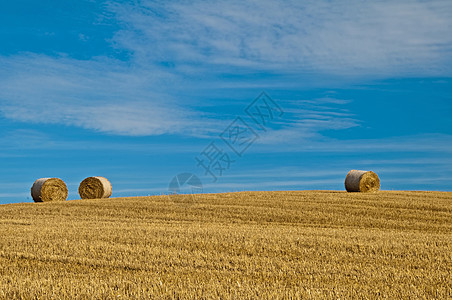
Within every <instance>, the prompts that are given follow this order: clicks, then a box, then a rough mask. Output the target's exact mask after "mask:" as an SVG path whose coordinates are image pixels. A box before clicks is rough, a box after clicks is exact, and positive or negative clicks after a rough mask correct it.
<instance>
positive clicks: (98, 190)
mask: <svg viewBox="0 0 452 300" xmlns="http://www.w3.org/2000/svg"><path fill="white" fill-rule="evenodd" d="M111 192H112V187H111V183H110V181H108V179H107V178H105V177H100V176H95V177H88V178H85V179H84V180H83V181H82V182H81V183H80V186H79V187H78V193H79V194H80V197H81V198H82V199H99V198H108V197H110V196H111Z"/></svg>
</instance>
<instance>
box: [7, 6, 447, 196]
mask: <svg viewBox="0 0 452 300" xmlns="http://www.w3.org/2000/svg"><path fill="white" fill-rule="evenodd" d="M450 32H452V3H451V2H450V1H439V0H437V1H372V2H371V1H354V2H351V1H322V0H321V1H284V2H282V1H267V0H261V1H234V0H232V1H197V0H195V1H147V0H143V1H88V0H81V1H56V0H54V1H50V0H44V1H39V3H38V2H36V1H26V0H22V1H9V2H8V1H3V2H1V3H0V40H1V44H0V128H1V129H0V141H1V145H2V147H0V168H1V172H0V203H13V202H30V201H32V200H31V197H30V195H29V194H30V193H29V189H30V187H31V185H32V183H33V182H34V180H35V179H37V178H40V177H59V178H62V179H63V180H65V182H66V183H67V185H68V188H69V199H77V198H78V195H77V188H78V184H79V183H80V182H81V181H82V180H83V179H84V178H86V177H88V176H105V177H107V178H108V179H110V181H111V182H112V184H113V196H136V195H156V194H163V193H167V191H168V184H169V182H170V181H171V179H172V178H173V177H174V176H175V175H177V174H179V173H184V172H189V173H193V174H195V175H196V176H198V177H199V178H200V179H201V181H202V183H203V187H204V191H205V192H233V191H242V190H299V189H302V190H305V189H308V190H310V189H333V190H343V189H344V187H343V181H344V178H345V175H346V174H347V172H348V171H349V170H350V169H365V170H373V171H375V172H377V173H378V174H379V176H380V178H381V183H382V189H384V190H443V191H451V190H452V184H451V182H452V156H451V154H452V121H451V116H452V102H451V100H452V35H451V34H450ZM262 92H265V93H266V94H267V95H268V96H269V97H270V98H271V99H272V101H273V102H271V103H276V104H277V105H278V106H279V107H280V108H281V110H282V111H283V114H282V115H279V114H276V113H275V114H274V115H273V116H272V118H269V119H267V123H266V124H265V126H264V127H260V126H259V124H257V123H255V122H254V121H253V119H252V118H251V117H250V116H249V115H248V114H247V113H246V111H245V110H246V108H247V107H248V106H249V105H250V104H252V103H253V101H254V100H255V99H256V98H257V97H258V96H259V95H261V93H262ZM257 100H258V101H261V100H260V98H258V99H257ZM256 103H260V102H256ZM252 108H253V109H254V108H255V107H254V106H252ZM273 112H276V111H275V110H274V111H273ZM236 118H240V119H239V120H241V121H243V122H245V124H246V125H247V127H244V126H242V127H241V128H242V129H244V128H245V129H248V134H250V133H253V132H254V134H255V135H254V136H255V137H256V138H255V139H254V140H253V142H252V143H250V144H249V145H248V147H247V148H246V150H245V151H243V153H241V155H240V156H239V155H237V154H236V153H235V152H233V151H232V149H231V148H230V147H229V146H228V145H227V143H232V140H229V141H228V140H227V139H226V140H223V139H221V137H220V135H221V134H222V133H223V137H224V133H225V132H226V133H228V132H229V133H230V131H228V130H227V129H231V128H232V129H233V128H235V127H234V126H232V127H230V124H231V123H232V122H233V121H234V120H236ZM239 127H240V126H239ZM239 127H237V128H239ZM236 137H237V136H236ZM228 138H231V135H230V134H229V135H228ZM243 141H245V142H246V141H247V140H246V139H243ZM245 142H244V143H245ZM211 143H213V144H211ZM209 145H210V146H211V145H215V147H216V149H217V150H218V151H217V152H215V153H216V154H218V155H217V156H216V157H217V161H216V162H218V158H223V159H222V160H221V161H220V162H221V163H222V164H223V165H222V166H223V170H221V174H220V169H218V168H215V167H213V165H212V168H211V169H209V170H210V171H211V172H212V173H215V172H216V181H214V179H213V177H212V175H211V173H207V174H206V172H205V169H204V168H203V167H202V166H201V165H199V164H198V161H197V160H196V158H202V157H204V158H205V157H207V156H206V153H207V150H208V149H209ZM212 149H213V148H212V147H210V150H212ZM220 153H221V155H220ZM210 154H213V152H211V153H210ZM226 157H227V158H229V162H228V163H227V165H225V163H226V161H227V160H225V158H226ZM217 166H220V165H217ZM226 167H227V168H226Z"/></svg>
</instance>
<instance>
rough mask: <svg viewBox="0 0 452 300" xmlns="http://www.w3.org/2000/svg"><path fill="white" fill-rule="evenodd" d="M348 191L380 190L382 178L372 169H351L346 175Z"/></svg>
mask: <svg viewBox="0 0 452 300" xmlns="http://www.w3.org/2000/svg"><path fill="white" fill-rule="evenodd" d="M345 189H346V190H347V192H378V190H380V178H378V175H377V174H375V173H374V172H372V171H361V170H351V171H350V172H348V174H347V177H345Z"/></svg>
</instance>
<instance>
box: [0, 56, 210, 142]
mask: <svg viewBox="0 0 452 300" xmlns="http://www.w3.org/2000/svg"><path fill="white" fill-rule="evenodd" d="M0 65H1V66H2V72H1V73H0V104H1V108H0V110H1V113H2V114H3V115H4V116H5V117H7V118H10V119H14V120H19V121H23V122H28V123H47V124H66V125H74V126H78V127H82V128H87V129H93V130H96V131H100V132H105V133H112V134H119V135H156V134H164V133H184V131H185V130H186V128H187V126H186V124H193V126H194V127H196V128H198V129H199V130H200V131H202V128H203V127H202V126H200V125H199V124H197V121H196V119H197V117H198V116H197V115H196V113H195V112H193V111H191V110H190V109H189V108H184V107H182V106H181V105H180V103H178V102H177V101H176V100H175V99H174V98H172V96H171V94H170V93H167V92H165V88H167V86H168V82H170V81H172V82H174V81H175V80H176V78H175V77H174V76H172V75H171V74H169V73H168V72H165V71H163V70H159V69H157V68H156V69H153V70H143V69H139V68H133V67H130V66H128V65H127V64H125V63H123V62H120V61H117V60H108V59H95V60H91V61H79V60H75V59H71V58H65V57H58V58H52V57H48V56H44V55H33V54H29V55H21V56H13V57H0Z"/></svg>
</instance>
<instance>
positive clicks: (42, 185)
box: [31, 178, 68, 202]
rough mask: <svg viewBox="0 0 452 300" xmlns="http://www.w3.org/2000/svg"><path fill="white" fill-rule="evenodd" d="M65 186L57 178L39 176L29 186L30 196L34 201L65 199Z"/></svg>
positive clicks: (66, 192) (66, 191)
mask: <svg viewBox="0 0 452 300" xmlns="http://www.w3.org/2000/svg"><path fill="white" fill-rule="evenodd" d="M67 194H68V190H67V186H66V184H65V183H64V181H63V180H61V179H59V178H40V179H38V180H36V181H35V182H34V183H33V186H32V187H31V197H33V200H34V201H35V202H47V201H66V199H67Z"/></svg>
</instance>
